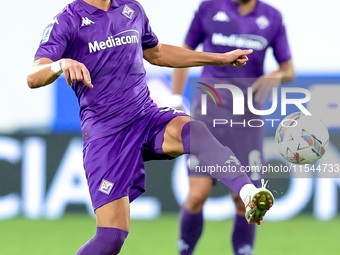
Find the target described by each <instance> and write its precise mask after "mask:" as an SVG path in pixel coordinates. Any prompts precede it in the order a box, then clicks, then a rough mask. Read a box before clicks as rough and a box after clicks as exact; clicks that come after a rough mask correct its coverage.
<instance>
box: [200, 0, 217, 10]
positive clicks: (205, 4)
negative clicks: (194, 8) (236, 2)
mask: <svg viewBox="0 0 340 255" xmlns="http://www.w3.org/2000/svg"><path fill="white" fill-rule="evenodd" d="M220 4H221V0H203V1H202V2H201V3H200V5H199V7H198V9H199V10H201V11H203V10H207V9H210V8H214V7H218V6H219V5H220Z"/></svg>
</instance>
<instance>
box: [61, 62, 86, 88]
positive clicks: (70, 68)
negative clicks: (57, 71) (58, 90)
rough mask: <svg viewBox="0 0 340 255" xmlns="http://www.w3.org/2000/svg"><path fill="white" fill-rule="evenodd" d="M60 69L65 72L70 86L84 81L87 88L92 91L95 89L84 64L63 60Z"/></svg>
mask: <svg viewBox="0 0 340 255" xmlns="http://www.w3.org/2000/svg"><path fill="white" fill-rule="evenodd" d="M60 67H61V69H62V70H63V73H64V75H65V79H66V82H67V84H68V85H70V86H72V83H75V82H80V81H82V82H83V83H84V84H85V86H87V87H89V88H91V89H92V88H93V85H92V83H91V76H90V72H89V71H88V70H87V68H86V66H85V65H84V64H83V63H80V62H78V61H76V60H73V59H69V58H63V59H61V61H60Z"/></svg>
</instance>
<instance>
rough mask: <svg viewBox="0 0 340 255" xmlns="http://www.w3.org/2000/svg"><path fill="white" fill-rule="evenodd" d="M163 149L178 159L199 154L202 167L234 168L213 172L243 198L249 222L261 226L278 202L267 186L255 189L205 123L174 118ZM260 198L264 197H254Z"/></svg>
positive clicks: (238, 164) (236, 161) (231, 154)
mask: <svg viewBox="0 0 340 255" xmlns="http://www.w3.org/2000/svg"><path fill="white" fill-rule="evenodd" d="M191 138H192V139H191ZM162 148H163V152H164V153H166V154H168V155H170V156H174V157H175V156H179V155H181V154H183V152H184V153H187V154H192V155H195V156H196V157H197V159H198V161H199V162H200V165H201V166H203V167H204V166H205V167H206V168H209V167H210V168H211V167H214V166H218V167H220V168H223V169H224V168H227V169H228V168H229V169H233V170H232V171H226V172H223V173H219V172H209V173H210V174H211V176H212V177H214V178H216V179H218V180H219V181H221V182H223V183H224V184H225V185H226V186H228V187H229V188H230V189H231V190H233V191H234V192H235V193H236V194H239V195H240V197H241V198H242V201H243V202H244V204H245V205H246V219H247V221H248V222H249V223H258V224H259V222H260V221H261V220H262V218H263V216H264V215H265V213H266V211H267V210H268V209H269V208H270V207H271V206H272V204H273V203H274V197H273V195H272V194H271V193H270V192H269V191H268V190H267V189H266V188H265V187H264V186H263V187H262V188H260V189H257V188H256V187H255V186H254V184H253V183H252V182H251V181H250V179H249V177H248V176H247V174H246V173H245V172H244V171H242V166H241V164H240V162H239V161H238V159H237V158H236V157H235V155H234V154H233V152H232V151H231V150H230V149H229V148H228V147H226V146H223V145H221V143H219V142H218V141H217V139H216V138H215V137H214V136H213V135H212V134H211V132H210V131H209V129H208V128H207V126H206V125H205V124H204V123H203V122H201V121H189V117H184V116H181V117H176V118H174V119H172V120H171V121H170V122H169V123H168V125H167V127H166V129H165V133H164V140H163V145H162ZM258 195H259V196H260V197H257V198H255V197H254V196H258ZM263 195H265V196H263ZM264 200H265V201H264Z"/></svg>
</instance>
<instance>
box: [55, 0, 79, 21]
mask: <svg viewBox="0 0 340 255" xmlns="http://www.w3.org/2000/svg"><path fill="white" fill-rule="evenodd" d="M80 11H81V6H80V5H79V4H77V2H76V1H74V2H71V3H69V4H67V5H66V6H65V7H64V8H63V9H62V10H61V11H60V12H59V13H58V14H57V15H55V16H54V18H53V20H54V21H55V22H57V24H60V23H66V24H67V25H69V26H71V25H74V24H75V23H76V21H77V20H78V19H80V15H79V12H80Z"/></svg>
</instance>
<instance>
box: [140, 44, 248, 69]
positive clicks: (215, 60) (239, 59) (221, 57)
mask: <svg viewBox="0 0 340 255" xmlns="http://www.w3.org/2000/svg"><path fill="white" fill-rule="evenodd" d="M252 52H253V50H239V49H238V50H234V51H230V52H227V53H223V54H220V53H210V52H197V51H193V50H190V49H185V48H182V47H177V46H173V45H167V44H160V43H159V44H157V46H155V47H153V48H150V49H147V50H144V55H143V56H144V58H145V59H146V60H147V61H149V62H150V63H151V64H153V65H158V66H166V67H175V68H183V67H191V66H204V65H218V66H226V65H230V64H232V65H233V66H234V67H236V68H237V67H241V66H243V65H245V64H246V62H247V61H248V57H247V55H249V54H251V53H252Z"/></svg>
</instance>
